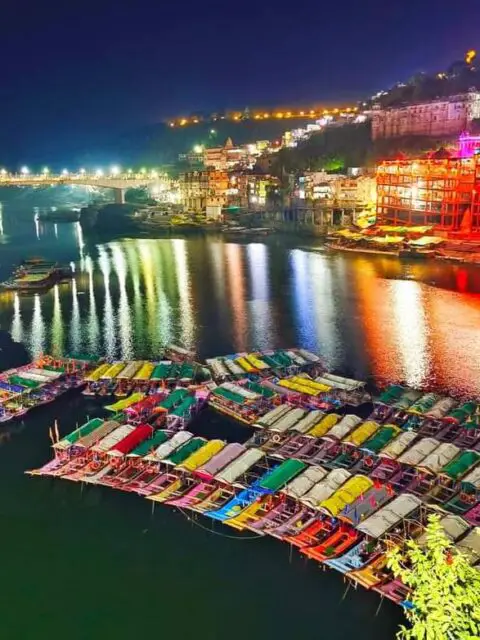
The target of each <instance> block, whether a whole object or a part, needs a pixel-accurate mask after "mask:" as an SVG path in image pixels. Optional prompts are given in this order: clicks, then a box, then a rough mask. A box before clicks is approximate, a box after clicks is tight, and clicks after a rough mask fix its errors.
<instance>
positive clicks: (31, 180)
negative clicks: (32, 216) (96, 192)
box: [0, 169, 160, 204]
mask: <svg viewBox="0 0 480 640" xmlns="http://www.w3.org/2000/svg"><path fill="white" fill-rule="evenodd" d="M159 178H160V174H159V173H157V172H156V171H150V172H147V171H140V172H138V173H133V172H132V171H128V172H125V173H119V172H115V171H114V172H112V173H106V174H104V173H103V171H100V170H98V171H96V172H95V173H87V172H86V171H84V170H81V171H79V172H78V173H69V172H63V173H61V174H58V175H55V174H51V173H49V172H43V173H41V174H31V173H29V172H27V171H25V170H23V171H22V172H20V173H8V172H7V171H6V170H5V169H2V170H1V171H0V187H38V186H45V187H50V186H58V185H75V184H76V185H79V186H84V187H100V188H105V189H113V191H114V194H115V202H116V203H117V204H123V203H124V202H125V191H126V190H127V189H134V188H136V187H145V186H147V185H150V184H154V183H155V182H158V180H159Z"/></svg>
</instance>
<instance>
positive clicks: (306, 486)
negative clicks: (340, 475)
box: [282, 466, 328, 500]
mask: <svg viewBox="0 0 480 640" xmlns="http://www.w3.org/2000/svg"><path fill="white" fill-rule="evenodd" d="M327 475H328V471H327V469H324V468H323V467H319V466H312V467H307V468H306V469H305V470H304V471H302V472H301V473H300V474H299V475H298V476H297V477H296V478H294V479H293V480H290V482H289V483H288V484H287V485H286V487H284V488H283V489H282V493H285V494H286V495H287V496H290V497H291V498H295V499H296V500H299V499H300V498H301V497H302V496H304V495H305V494H306V493H307V492H308V491H310V489H311V488H312V487H313V486H314V485H315V484H317V482H320V480H323V478H325V477H326V476H327Z"/></svg>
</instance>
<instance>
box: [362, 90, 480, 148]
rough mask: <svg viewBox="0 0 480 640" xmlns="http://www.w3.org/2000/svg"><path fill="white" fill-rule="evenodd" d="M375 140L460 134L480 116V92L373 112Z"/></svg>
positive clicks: (373, 134) (373, 136)
mask: <svg viewBox="0 0 480 640" xmlns="http://www.w3.org/2000/svg"><path fill="white" fill-rule="evenodd" d="M371 117H372V138H373V139H374V140H377V139H379V138H396V137H400V136H408V135H411V136H441V135H458V134H460V133H462V131H465V130H466V129H468V128H469V125H470V123H471V122H472V120H475V119H476V118H479V117H480V93H479V92H477V91H469V92H468V93H463V94H459V95H455V96H450V97H448V98H441V99H439V100H432V101H431V102H424V103H421V104H412V105H406V106H401V107H389V108H387V109H373V110H372V112H371Z"/></svg>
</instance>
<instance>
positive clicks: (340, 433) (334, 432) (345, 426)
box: [310, 413, 362, 440]
mask: <svg viewBox="0 0 480 640" xmlns="http://www.w3.org/2000/svg"><path fill="white" fill-rule="evenodd" d="M333 415H335V414H333ZM327 417H328V416H327ZM361 421H362V419H361V418H359V417H358V416H356V415H354V414H353V413H352V414H348V415H346V416H343V418H342V419H341V420H340V422H337V423H336V424H335V425H334V426H333V427H332V428H331V429H330V431H328V432H327V433H325V435H326V436H327V437H328V438H335V439H336V440H343V438H345V436H347V435H348V434H349V433H350V432H351V431H352V430H353V429H355V427H357V426H358V425H359V424H360V422H361ZM310 435H313V434H312V433H310Z"/></svg>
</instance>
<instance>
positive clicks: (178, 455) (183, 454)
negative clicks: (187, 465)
mask: <svg viewBox="0 0 480 640" xmlns="http://www.w3.org/2000/svg"><path fill="white" fill-rule="evenodd" d="M206 442H207V441H206V440H205V438H192V439H191V440H189V441H188V442H186V443H185V444H184V445H183V447H180V449H177V450H176V451H175V452H174V453H172V454H171V455H170V456H168V457H167V458H165V462H167V461H168V462H170V463H171V464H175V465H177V464H181V463H182V462H184V461H185V460H186V459H187V458H188V456H190V455H191V454H192V453H195V451H198V449H200V447H203V445H204V444H205V443H206Z"/></svg>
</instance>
